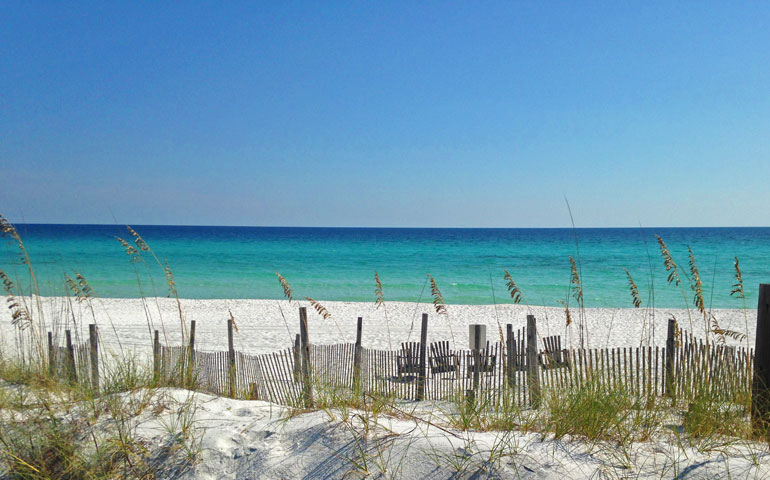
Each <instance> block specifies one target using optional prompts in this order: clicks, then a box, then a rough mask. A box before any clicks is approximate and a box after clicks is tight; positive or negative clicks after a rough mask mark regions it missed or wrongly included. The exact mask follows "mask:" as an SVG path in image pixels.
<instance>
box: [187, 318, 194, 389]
mask: <svg viewBox="0 0 770 480" xmlns="http://www.w3.org/2000/svg"><path fill="white" fill-rule="evenodd" d="M194 373H195V320H190V346H189V347H188V352H187V388H193V383H194V379H193V375H194Z"/></svg>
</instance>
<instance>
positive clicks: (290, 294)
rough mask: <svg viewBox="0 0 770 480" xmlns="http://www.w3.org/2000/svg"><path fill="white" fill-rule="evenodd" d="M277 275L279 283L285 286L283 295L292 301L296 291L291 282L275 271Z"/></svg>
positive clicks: (282, 286)
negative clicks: (293, 289)
mask: <svg viewBox="0 0 770 480" xmlns="http://www.w3.org/2000/svg"><path fill="white" fill-rule="evenodd" d="M275 276H276V277H278V283H280V284H281V288H283V296H284V297H286V298H287V299H288V300H289V303H291V302H292V301H293V300H294V292H293V291H292V289H291V285H289V282H288V281H287V280H286V279H285V278H283V275H281V274H280V273H278V272H275Z"/></svg>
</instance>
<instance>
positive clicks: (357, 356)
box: [353, 317, 364, 394]
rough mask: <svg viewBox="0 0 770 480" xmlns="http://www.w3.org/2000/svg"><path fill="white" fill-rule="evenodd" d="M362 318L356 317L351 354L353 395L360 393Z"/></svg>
mask: <svg viewBox="0 0 770 480" xmlns="http://www.w3.org/2000/svg"><path fill="white" fill-rule="evenodd" d="M363 324H364V319H363V317H358V324H357V325H356V346H355V351H354V353H353V393H354V394H358V393H360V391H361V334H362V332H363Z"/></svg>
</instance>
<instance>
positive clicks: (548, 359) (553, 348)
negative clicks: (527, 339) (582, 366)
mask: <svg viewBox="0 0 770 480" xmlns="http://www.w3.org/2000/svg"><path fill="white" fill-rule="evenodd" d="M543 345H544V346H545V351H544V352H543V354H541V355H540V364H541V365H542V366H543V367H544V368H564V367H566V368H569V360H567V359H566V357H564V351H563V350H562V348H561V335H553V336H550V337H544V338H543Z"/></svg>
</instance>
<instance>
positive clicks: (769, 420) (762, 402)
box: [751, 283, 770, 435]
mask: <svg viewBox="0 0 770 480" xmlns="http://www.w3.org/2000/svg"><path fill="white" fill-rule="evenodd" d="M751 428H752V430H753V431H754V433H755V434H759V435H764V434H767V433H768V428H770V284H767V283H763V284H760V285H759V302H758V304H757V334H756V343H755V347H754V380H753V382H752V386H751Z"/></svg>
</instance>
